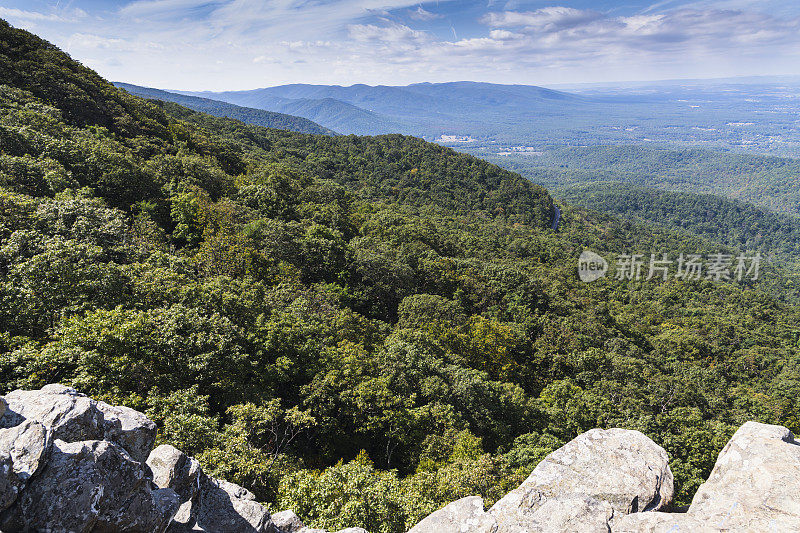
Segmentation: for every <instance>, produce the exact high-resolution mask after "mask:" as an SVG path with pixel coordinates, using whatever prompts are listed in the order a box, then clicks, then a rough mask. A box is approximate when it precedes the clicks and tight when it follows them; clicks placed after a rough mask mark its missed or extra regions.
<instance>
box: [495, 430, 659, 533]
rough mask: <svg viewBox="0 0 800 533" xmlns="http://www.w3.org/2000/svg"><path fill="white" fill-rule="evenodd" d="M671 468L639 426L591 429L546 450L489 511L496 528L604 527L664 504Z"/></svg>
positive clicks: (507, 532)
mask: <svg viewBox="0 0 800 533" xmlns="http://www.w3.org/2000/svg"><path fill="white" fill-rule="evenodd" d="M672 481H673V479H672V472H671V471H670V469H669V458H668V456H667V452H665V451H664V449H663V448H661V447H660V446H658V445H656V444H655V443H654V442H653V441H651V440H650V439H648V438H647V437H645V436H644V435H643V434H641V433H639V432H638V431H629V430H624V429H609V430H602V429H593V430H591V431H589V432H587V433H584V434H583V435H580V436H579V437H577V438H575V439H573V440H572V441H570V442H569V443H567V444H566V445H564V446H562V447H561V448H559V449H558V450H556V451H554V452H553V453H551V454H550V455H548V456H547V457H546V458H545V459H544V460H543V461H542V462H541V463H539V465H538V466H537V467H536V469H535V470H534V471H533V473H531V475H530V476H529V477H528V479H526V480H525V482H524V483H523V484H522V485H520V486H519V487H518V488H517V489H515V490H513V491H512V492H510V493H509V494H507V495H506V496H505V497H503V498H502V499H501V500H500V501H498V502H497V503H496V504H495V505H494V506H493V507H492V508H491V509H490V511H489V514H491V515H492V516H494V517H495V519H496V520H497V524H498V532H499V533H511V532H517V531H568V530H569V529H570V527H572V525H573V524H575V523H581V524H584V525H585V526H584V529H585V530H586V531H607V530H608V527H609V525H610V524H611V522H612V520H613V519H615V518H617V517H621V516H624V515H626V514H630V513H636V512H640V511H651V510H659V509H662V508H665V507H666V506H668V505H669V504H670V502H671V501H672Z"/></svg>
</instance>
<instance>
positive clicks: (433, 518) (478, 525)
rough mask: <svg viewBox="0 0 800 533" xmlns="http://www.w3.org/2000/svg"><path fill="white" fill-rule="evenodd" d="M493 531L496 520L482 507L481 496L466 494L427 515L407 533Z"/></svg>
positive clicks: (491, 532) (472, 532)
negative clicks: (466, 495)
mask: <svg viewBox="0 0 800 533" xmlns="http://www.w3.org/2000/svg"><path fill="white" fill-rule="evenodd" d="M467 531H468V532H469V533H494V532H495V531H497V521H496V520H495V519H494V517H493V516H491V515H489V514H487V513H486V512H485V511H484V509H483V498H481V497H480V496H468V497H466V498H461V499H460V500H457V501H454V502H453V503H451V504H449V505H446V506H445V507H443V508H441V509H439V510H438V511H436V512H435V513H433V514H431V515H429V516H428V517H427V518H425V519H424V520H422V521H421V522H420V523H418V524H417V525H416V526H414V527H413V528H411V530H410V531H409V532H408V533H464V532H467Z"/></svg>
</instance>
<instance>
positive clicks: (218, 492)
mask: <svg viewBox="0 0 800 533" xmlns="http://www.w3.org/2000/svg"><path fill="white" fill-rule="evenodd" d="M191 515H192V517H193V519H194V530H195V531H197V530H201V531H207V532H209V533H273V532H274V531H275V527H274V524H273V523H272V520H271V517H270V514H269V512H268V511H267V509H266V508H265V507H264V506H263V505H261V504H259V503H258V502H257V501H256V497H255V495H253V493H251V492H250V491H248V490H246V489H244V488H243V487H240V486H239V485H236V484H234V483H228V482H227V481H220V480H218V479H214V478H211V477H209V476H206V475H205V474H201V476H200V490H199V493H198V494H197V497H196V498H195V501H194V502H192V509H191Z"/></svg>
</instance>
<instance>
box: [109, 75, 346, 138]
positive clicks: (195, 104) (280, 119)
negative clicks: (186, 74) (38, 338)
mask: <svg viewBox="0 0 800 533" xmlns="http://www.w3.org/2000/svg"><path fill="white" fill-rule="evenodd" d="M114 85H115V86H117V87H119V88H120V89H124V90H126V91H128V92H129V93H131V94H132V95H134V96H139V97H141V98H148V99H155V100H164V101H167V102H174V103H176V104H180V105H182V106H184V107H188V108H189V109H192V110H194V111H200V112H201V113H208V114H209V115H214V116H216V117H228V118H233V119H236V120H239V121H241V122H244V123H245V124H253V125H255V126H264V127H266V128H275V129H279V130H288V131H296V132H298V133H316V134H323V135H332V134H334V133H335V132H334V131H332V130H330V129H328V128H325V127H323V126H320V125H319V124H317V123H316V122H313V121H311V120H309V119H307V118H303V117H299V116H293V115H292V114H286V113H276V112H273V111H267V110H264V109H254V108H251V107H242V106H238V105H234V104H230V103H228V102H223V101H220V100H210V99H208V98H199V97H196V96H187V95H184V94H178V93H173V92H169V91H162V90H160V89H152V88H150V87H141V86H139V85H131V84H129V83H122V82H114Z"/></svg>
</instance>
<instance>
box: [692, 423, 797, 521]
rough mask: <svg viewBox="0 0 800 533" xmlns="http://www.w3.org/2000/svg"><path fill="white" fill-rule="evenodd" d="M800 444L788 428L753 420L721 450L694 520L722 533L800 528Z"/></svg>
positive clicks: (697, 501) (702, 490) (698, 495)
mask: <svg viewBox="0 0 800 533" xmlns="http://www.w3.org/2000/svg"><path fill="white" fill-rule="evenodd" d="M798 495H800V443H798V442H797V441H795V439H794V435H793V434H792V432H791V431H789V430H788V429H787V428H785V427H783V426H772V425H767V424H759V423H756V422H747V423H746V424H744V425H743V426H742V427H740V428H739V430H738V431H737V432H736V433H735V434H734V435H733V437H732V438H731V440H730V441H729V442H728V444H726V445H725V448H723V450H722V452H720V454H719V457H718V458H717V462H716V464H715V465H714V469H713V470H712V471H711V475H710V476H709V478H708V480H707V481H706V482H705V483H703V484H702V485H701V486H700V488H699V489H698V490H697V493H696V494H695V496H694V499H693V500H692V504H691V506H690V507H689V512H688V514H689V516H691V517H692V518H694V519H696V520H700V521H702V522H704V523H705V524H706V525H707V526H709V527H714V528H718V529H720V530H722V531H798V530H800V499H798Z"/></svg>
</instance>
